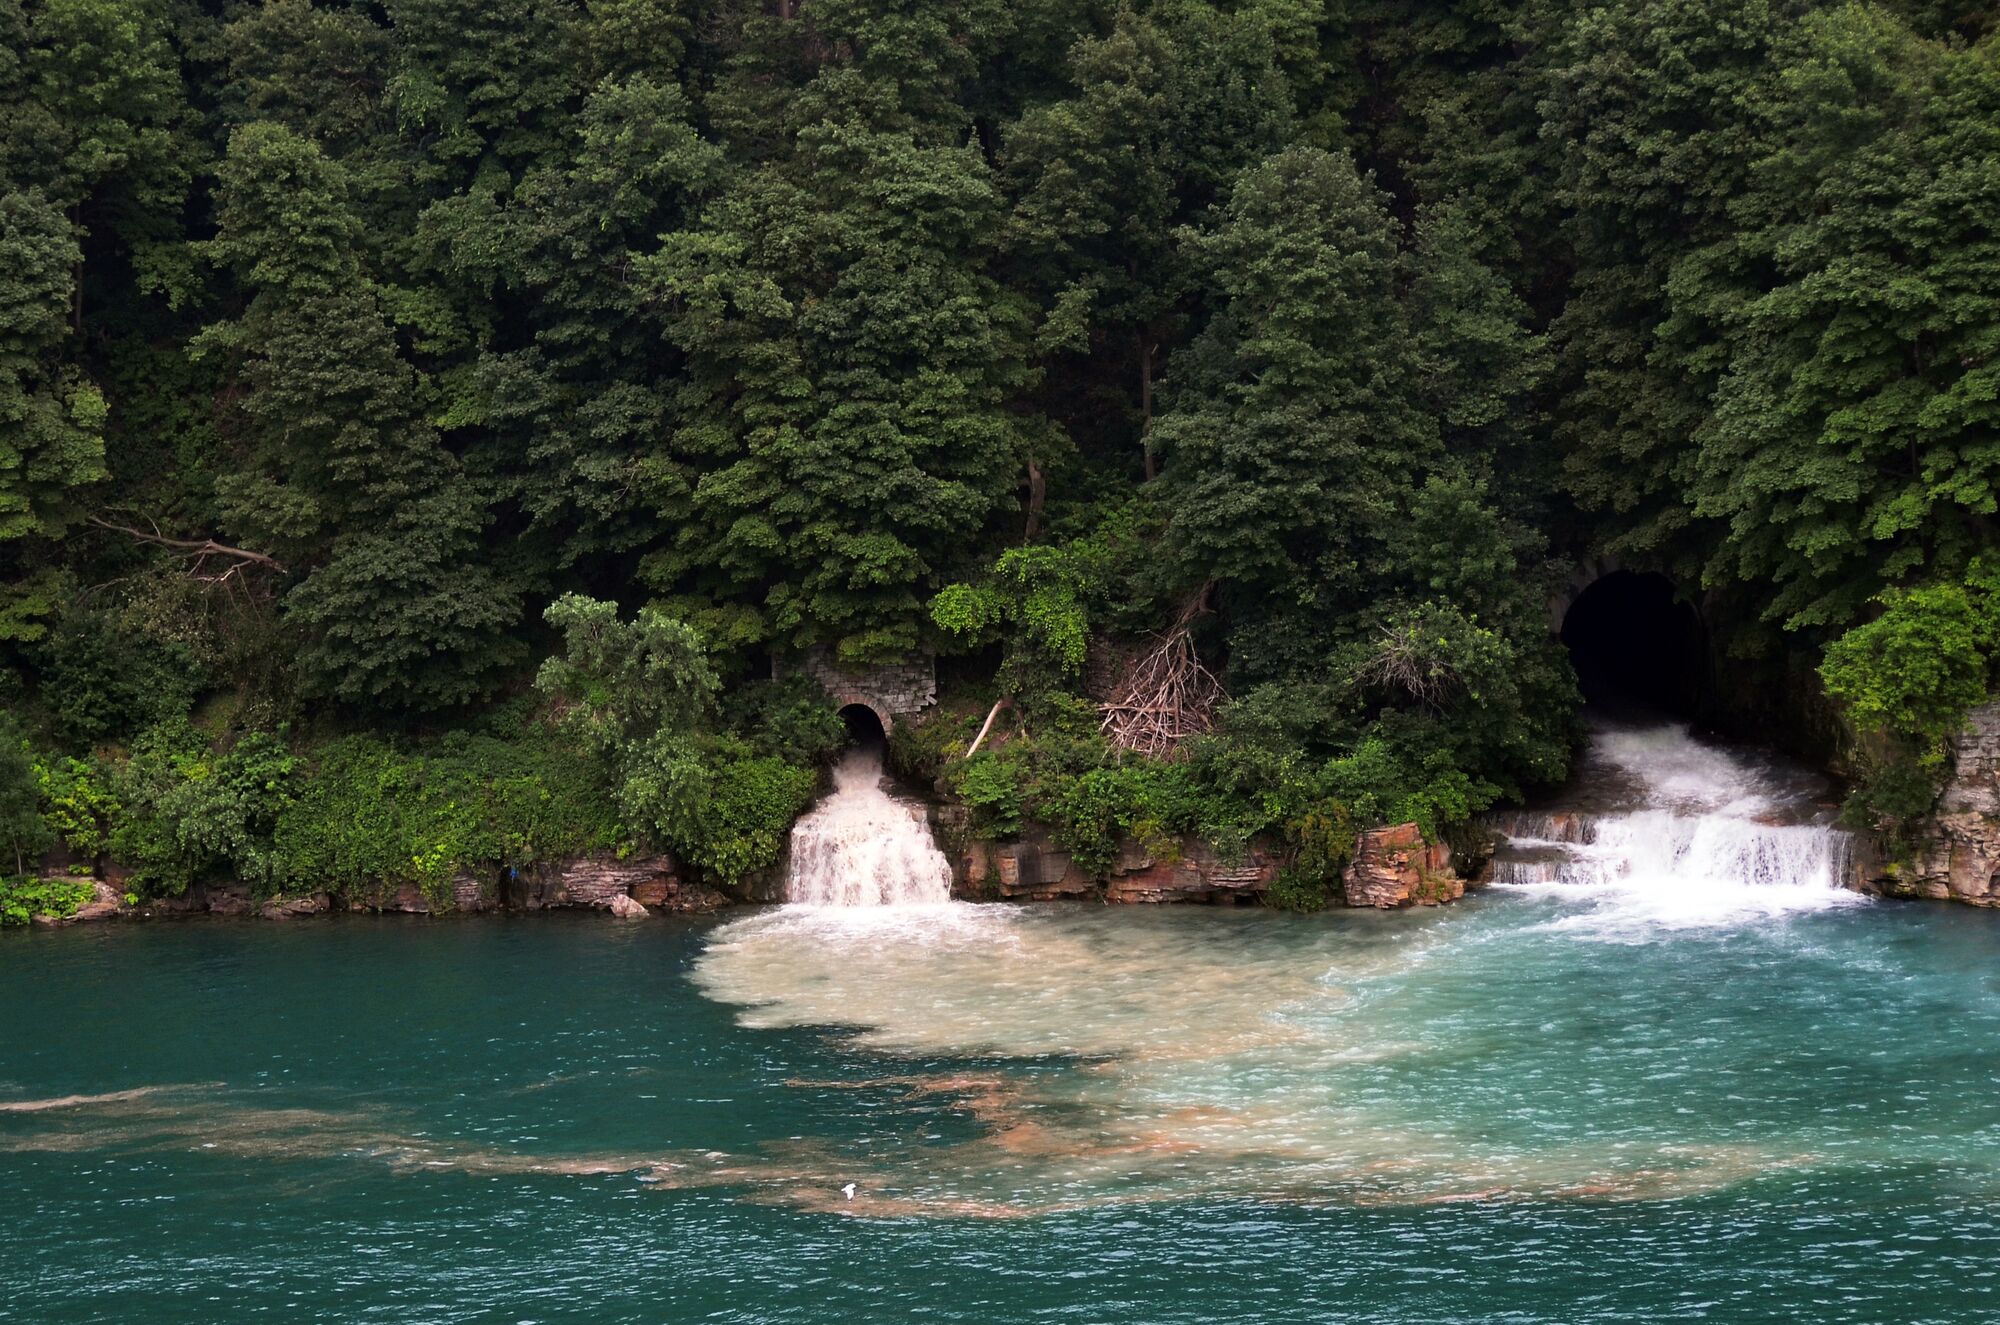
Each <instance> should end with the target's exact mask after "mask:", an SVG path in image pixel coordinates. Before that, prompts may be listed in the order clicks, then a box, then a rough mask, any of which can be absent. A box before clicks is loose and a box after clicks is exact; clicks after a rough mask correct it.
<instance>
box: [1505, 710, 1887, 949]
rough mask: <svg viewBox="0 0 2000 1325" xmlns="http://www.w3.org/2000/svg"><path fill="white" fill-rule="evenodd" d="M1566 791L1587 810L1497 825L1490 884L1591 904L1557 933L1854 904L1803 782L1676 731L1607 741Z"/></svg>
mask: <svg viewBox="0 0 2000 1325" xmlns="http://www.w3.org/2000/svg"><path fill="white" fill-rule="evenodd" d="M1578 785H1580V786H1583V787H1587V788H1590V789H1591V790H1592V791H1593V792H1594V793H1595V795H1596V797H1597V802H1596V803H1593V804H1589V805H1586V806H1580V807H1579V808H1577V809H1574V810H1570V809H1554V810H1546V811H1541V812H1521V813H1514V814H1504V815H1496V816H1494V817H1493V819H1492V824H1493V826H1494V827H1495V828H1497V829H1498V830H1499V831H1500V833H1501V834H1502V835H1503V836H1504V837H1505V838H1506V843H1505V845H1504V846H1503V847H1502V849H1501V851H1500V854H1499V856H1498V858H1497V859H1496V860H1495V862H1494V873H1493V882H1494V883H1495V884H1497V885H1499V886H1501V887H1506V888H1515V889H1519V890H1522V891H1524V892H1529V893H1537V894H1541V895H1545V896H1551V897H1560V898H1568V899H1571V900H1575V901H1582V902H1587V903H1591V904H1592V905H1591V907H1590V909H1589V910H1587V911H1584V912H1580V913H1576V914H1572V915H1567V916H1564V917H1562V918H1560V919H1559V920H1557V921H1556V922H1555V924H1556V926H1557V927H1559V928H1565V929H1585V930H1597V931H1600V932H1609V933H1611V934H1612V935H1614V936H1617V935H1621V934H1632V933H1633V932H1634V931H1635V929H1636V928H1643V927H1652V926H1658V925H1666V926H1670V927H1676V928H1678V927H1686V926H1696V925H1717V924H1731V923H1738V922H1741V921H1743V920H1747V919H1754V918H1757V917H1759V916H1775V915H1781V914H1784V913H1787V912H1794V911H1817V910H1825V909H1827V908H1830V907H1835V906H1843V905H1851V904H1854V903H1856V902H1858V901H1859V900H1861V899H1860V898H1858V897H1857V896H1856V894H1854V893H1852V892H1849V891H1847V890H1846V889H1845V888H1844V887H1843V884H1844V881H1845V877H1846V874H1847V869H1848V861H1849V838H1848V835H1847V834H1846V833H1843V832H1841V831H1839V830H1838V829H1836V828H1834V827H1833V826H1832V825H1831V823H1830V822H1829V818H1830V816H1829V815H1828V813H1827V811H1826V809H1825V807H1824V805H1823V804H1821V803H1820V802H1819V800H1818V793H1822V792H1823V790H1824V788H1822V787H1820V786H1818V785H1816V784H1814V783H1813V782H1812V781H1811V780H1810V778H1809V776H1808V775H1804V774H1802V773H1800V772H1799V771H1797V770H1788V769H1785V768H1783V767H1781V766H1779V765H1776V764H1769V763H1759V762H1757V761H1755V760H1754V759H1752V758H1751V757H1749V756H1747V755H1743V754H1738V753H1733V752H1731V751H1727V750H1723V749H1721V748H1719V747H1716V746H1712V745H1707V744H1704V743H1702V742H1700V741H1697V740H1696V739H1695V738H1694V737H1693V736H1692V735H1690V734H1689V732H1688V729H1687V728H1686V727H1684V726H1678V725H1664V726H1653V727H1644V728H1609V729H1605V730H1602V731H1599V732H1598V733H1597V734H1596V735H1595V736H1594V737H1593V739H1592V741H1591V745H1590V748H1589V750H1588V751H1587V752H1586V755H1585V758H1584V760H1583V764H1582V769H1581V776H1580V777H1579V779H1578Z"/></svg>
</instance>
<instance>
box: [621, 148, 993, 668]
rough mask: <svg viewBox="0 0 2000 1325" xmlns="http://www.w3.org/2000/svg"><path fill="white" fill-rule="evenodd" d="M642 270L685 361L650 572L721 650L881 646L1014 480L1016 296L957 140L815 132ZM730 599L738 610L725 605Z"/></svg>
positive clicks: (987, 206)
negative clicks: (662, 300)
mask: <svg viewBox="0 0 2000 1325" xmlns="http://www.w3.org/2000/svg"><path fill="white" fill-rule="evenodd" d="M797 152H798V155H797V159H796V160H795V161H793V162H791V163H788V164H787V165H785V166H782V167H780V166H776V165H773V166H768V167H764V168H761V169H758V170H755V171H752V172H749V173H747V174H745V175H744V176H742V177H741V178H740V179H739V180H738V181H737V182H736V183H734V184H733V185H732V186H731V187H729V188H728V189H727V190H726V191H725V192H723V193H722V194H721V195H720V196H718V197H717V198H716V199H715V200H714V201H713V202H711V203H710V204H709V205H708V206H707V207H706V208H705V209H704V211H703V215H702V220H701V223H700V225H699V226H698V227H697V228H696V229H694V230H692V231H688V232H685V233H681V234H676V235H670V236H668V237H667V239H666V241H665V245H664V247H663V248H662V250H661V251H660V253H659V254H657V255H655V256H654V257H651V258H649V259H645V260H644V261H643V262H642V266H643V268H644V269H645V270H646V271H647V272H648V274H649V275H650V277H651V278H652V279H653V280H654V281H656V282H657V284H658V288H659V290H660V292H661V293H662V294H663V295H664V296H666V297H667V298H669V299H670V300H671V301H672V311H671V322H670V330H669V334H670V335H671V336H672V337H673V339H674V341H675V343H676V344H677V345H678V346H679V347H680V348H681V349H682V350H683V351H684V352H685V353H686V354H687V356H688V364H689V381H688V384H687V386H686V388H685V389H684V391H683V393H682V396H681V400H680V402H679V413H680V424H679V427H678V428H677V430H676V432H675V435H674V440H673V448H672V450H673V455H672V458H671V460H670V462H668V463H667V464H664V465H662V466H661V468H660V471H659V474H658V477H657V480H656V483H655V491H656V492H657V494H658V497H659V500H660V518H661V520H662V521H663V522H664V524H665V525H666V527H668V528H670V529H672V530H674V534H673V538H672V543H671V545H670V546H669V547H668V548H665V549H663V550H661V551H660V552H659V553H658V554H656V555H655V556H654V557H653V558H652V559H651V561H650V562H649V564H648V567H647V572H646V573H647V576H648V579H649V580H650V582H651V583H653V584H654V585H656V586H657V587H659V588H660V589H662V590H664V591H668V592H672V593H677V594H683V595H693V596H695V597H696V598H697V599H706V600H708V602H709V603H710V604H712V605H713V606H712V607H711V608H710V609H709V610H708V611H705V612H698V613H697V619H698V620H699V621H700V622H701V623H702V624H703V625H704V627H705V628H707V629H710V630H713V631H715V632H716V637H717V638H718V639H719V640H720V641H722V642H725V643H737V642H744V643H749V642H762V641H769V642H770V643H771V644H772V645H773V646H774V647H789V648H801V647H805V646H808V645H811V644H815V643H825V644H830V645H833V646H835V647H836V649H837V651H838V654H839V656H840V657H841V659H842V660H843V661H845V662H849V663H855V662H862V661H867V660H872V659H878V658H884V657H894V656H897V655H899V654H901V653H903V652H906V651H908V650H909V649H911V648H913V647H914V646H915V645H916V644H917V642H918V640H919V637H920V632H921V627H922V623H923V619H924V602H925V599H926V598H927V596H928V591H929V590H930V589H932V588H934V587H935V586H936V585H938V584H940V583H942V582H943V579H944V576H945V575H946V574H948V573H949V571H950V569H951V568H953V567H954V566H956V565H958V564H962V563H963V562H964V561H965V560H966V559H967V556H968V553H969V552H970V545H969V539H970V536H973V535H975V534H976V533H977V532H979V531H982V530H984V529H985V528H986V527H987V526H988V524H989V522H990V521H992V520H993V519H994V518H995V517H996V516H997V515H998V514H999V513H1000V511H1001V510H1002V508H1003V507H1004V506H1005V505H1006V504H1007V503H1008V502H1009V500H1010V498H1011V497H1012V496H1013V493H1014V491H1015V486H1016V484H1017V483H1018V482H1019V476H1020V474H1021V472H1022V456H1023V448H1024V425H1023V422H1022V420H1021V418H1020V416H1019V415H1017V414H1016V413H1014V412H1013V411H1012V410H1011V409H1010V408H1009V403H1010V396H1011V394H1012V393H1013V392H1014V391H1015V390H1016V389H1018V388H1019V387H1020V386H1021V385H1022V384H1023V382H1024V380H1025V379H1024V369H1023V365H1022V362H1021V357H1020V354H1021V337H1022V332H1023V317H1022V310H1021V307H1020V305H1019V303H1018V301H1016V300H1014V299H1012V298H1010V297H1009V296H1008V295H1007V294H1006V293H1005V292H1004V291H1002V290H1001V288H1000V287H999V285H998V283H997V282H996V281H995V280H994V279H993V278H992V277H991V276H990V275H987V274H986V273H985V271H984V270H983V269H982V263H981V258H980V255H982V254H984V253H990V252H991V251H992V245H993V243H994V240H995V235H996V232H997V229H998V225H999V220H1000V216H999V199H998V196H997V194H996V192H995V190H994V187H993V182H992V178H991V174H990V172H989V171H988V169H987V167H986V166H985V164H984V162H982V161H981V160H980V159H979V156H978V154H977V153H976V152H974V151H973V150H971V149H969V148H959V147H942V146H938V147H933V146H925V145H923V144H921V143H919V142H917V141H915V140H913V139H912V138H911V137H908V136H905V135H901V134H895V133H882V132H875V131H871V130H868V129H865V128H862V127H859V126H856V125H853V124H837V123H829V124H825V125H822V126H818V127H815V128H812V129H807V130H803V131H801V133H800V135H799V138H798V142H797ZM731 609H734V611H733V613H732V612H731Z"/></svg>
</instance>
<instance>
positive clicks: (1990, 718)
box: [1855, 700, 2000, 906]
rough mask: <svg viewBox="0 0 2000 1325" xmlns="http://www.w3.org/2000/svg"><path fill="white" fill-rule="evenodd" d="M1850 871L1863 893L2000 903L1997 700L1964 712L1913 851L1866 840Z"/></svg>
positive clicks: (1999, 722) (1999, 728)
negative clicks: (1940, 790)
mask: <svg viewBox="0 0 2000 1325" xmlns="http://www.w3.org/2000/svg"><path fill="white" fill-rule="evenodd" d="M1855 873H1856V880H1855V883H1856V886H1857V887H1859V888H1860V889H1861V890H1862V891H1863V892H1872V893H1880V894H1882V895H1883V896H1886V897H1930V898H1935V899H1937V900H1939V901H1952V902H1967V903H1970V904H1971V905H1973V906H2000V879H1997V878H1996V876H2000V700H1994V701H1991V702H1989V703H1985V704H1982V705H1980V706H1979V707H1978V708H1975V709H1974V710H1972V713H1971V714H1970V715H1969V717H1968V720H1967V722H1966V728H1965V731H1964V733H1963V734H1961V735H1960V736H1959V738H1958V743H1957V746H1956V748H1955V750H1954V752H1953V772H1952V779H1951V782H1950V783H1949V784H1948V785H1947V786H1946V787H1945V789H1944V794H1943V795H1942V796H1940V797H1939V798H1938V809H1937V813H1936V814H1935V815H1933V816H1932V818H1931V821H1930V823H1929V825H1928V826H1927V828H1926V830H1925V832H1924V833H1923V834H1922V836H1921V838H1920V840H1919V844H1918V847H1917V850H1916V851H1915V853H1913V855H1912V858H1911V859H1908V860H1903V861H1895V860H1890V859H1889V858H1888V857H1887V855H1886V854H1885V853H1884V852H1883V851H1882V850H1881V849H1880V848H1879V847H1878V846H1874V845H1871V844H1866V843H1864V844H1863V847H1862V849H1861V850H1860V851H1859V852H1857V853H1856V871H1855Z"/></svg>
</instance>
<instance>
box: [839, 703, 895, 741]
mask: <svg viewBox="0 0 2000 1325" xmlns="http://www.w3.org/2000/svg"><path fill="white" fill-rule="evenodd" d="M840 720H841V721H842V722H844V723H846V724H847V745H848V748H849V749H864V750H880V749H882V748H883V747H885V746H887V745H888V744H889V733H888V731H887V730H886V728H887V726H888V724H887V723H885V722H884V721H883V720H882V715H881V714H879V713H877V712H876V711H875V710H874V709H873V708H871V707H869V706H868V705H866V704H844V705H842V706H841V709H840Z"/></svg>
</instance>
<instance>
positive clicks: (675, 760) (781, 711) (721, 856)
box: [536, 594, 840, 883]
mask: <svg viewBox="0 0 2000 1325" xmlns="http://www.w3.org/2000/svg"><path fill="white" fill-rule="evenodd" d="M548 621H549V624H550V625H552V626H555V627H557V628H558V629H560V630H561V631H562V632H563V634H564V641H565V651H564V652H563V653H562V654H561V655H559V656H557V657H554V658H550V659H549V660H548V661H547V662H545V663H543V664H542V670H541V673H540V675H539V676H538V677H537V678H536V684H537V685H538V686H539V687H540V689H541V690H542V691H543V693H545V694H547V695H550V696H551V697H553V698H555V699H556V700H558V701H559V702H560V703H561V704H563V705H564V709H563V712H562V716H561V725H562V729H563V730H564V732H566V733H567V734H569V735H570V736H572V737H573V738H575V739H577V740H578V741H579V742H580V744H581V745H582V747H583V748H584V749H585V750H587V751H589V752H590V753H592V754H593V755H595V756H596V758H597V760H598V761H599V765H600V769H601V770H602V771H601V773H600V777H601V778H602V780H603V784H604V785H605V786H607V787H609V788H610V794H611V797H612V799H613V801H614V802H615V803H616V804H617V806H618V809H619V814H620V816H621V817H622V819H623V821H624V823H625V824H626V825H627V826H628V828H629V829H630V831H632V832H634V833H636V834H638V835H640V836H642V837H645V838H648V839H650V840H652V841H655V842H658V843H660V844H662V845H664V846H667V847H669V848H671V849H672V850H673V851H674V852H675V853H676V854H677V855H679V856H680V857H681V859H683V860H685V861H687V862H688V863H689V864H692V865H694V866H696V867H698V868H700V869H701V870H703V871H704V872H706V873H707V874H708V875H709V876H710V877H711V878H715V879H719V880H722V881H724V882H729V883H734V882H737V881H739V880H741V879H742V878H743V876H744V875H745V874H747V873H749V872H750V871H752V870H757V869H762V868H764V867H766V866H768V865H771V864H773V863H775V862H776V861H777V858H778V854H779V852H780V851H781V850H782V849H783V848H784V843H785V836H786V834H787V832H788V831H789V830H790V828H791V824H792V821H793V820H794V819H796V818H797V817H798V816H799V814H800V813H801V812H802V811H803V810H804V809H805V808H806V807H807V806H808V805H809V804H811V802H812V791H813V784H814V780H815V771H814V768H813V761H814V760H815V759H817V758H819V757H822V756H824V755H826V754H830V753H831V752H832V751H833V750H834V749H837V748H838V745H839V739H838V738H837V737H836V736H835V729H836V728H838V727H839V726H840V720H839V717H838V716H837V715H834V714H832V713H831V712H830V710H828V709H827V707H826V705H825V703H824V700H823V699H822V700H821V701H820V703H819V704H818V706H817V707H816V708H815V706H814V705H813V704H812V703H811V701H810V700H809V699H808V697H807V695H806V692H805V691H804V690H803V689H802V688H801V687H799V686H797V685H793V686H790V687H784V688H779V689H774V690H772V691H769V692H766V693H765V695H764V696H763V699H764V703H763V705H762V707H763V708H764V711H765V714H766V716H767V718H769V719H770V725H769V726H767V727H765V729H764V730H763V731H761V732H759V733H757V734H756V735H754V736H753V737H752V738H751V739H750V740H745V739H743V738H741V737H735V736H728V735H724V734H721V733H719V732H718V731H717V730H716V704H715V695H716V690H717V681H716V678H715V673H714V671H713V670H712V668H711V667H710V665H709V662H708V658H707V654H706V650H705V648H704V645H703V642H702V639H701V636H700V635H699V634H698V633H697V632H696V631H695V630H694V628H693V627H691V626H688V625H687V624H685V623H684V622H681V621H677V620H674V619H673V618H671V617H669V616H667V615H666V614H665V613H663V612H661V611H660V610H659V609H658V608H654V607H644V608H641V609H640V610H639V613H638V615H637V617H636V618H634V619H633V620H631V621H629V622H628V621H621V620H620V619H619V617H618V609H617V606H616V605H615V604H612V603H606V602H598V601H595V600H592V599H587V598H583V597H580V596H578V595H575V594H571V595H568V596H566V597H564V598H562V599H559V600H557V602H555V603H554V604H553V605H551V606H550V608H549V610H548ZM749 704H750V711H749V712H748V713H747V714H746V715H745V716H746V717H747V718H748V719H749V720H750V721H752V722H753V723H754V722H755V719H756V709H757V707H759V706H758V703H757V699H756V697H754V696H753V697H752V699H751V700H750V701H749ZM829 717H830V718H831V719H832V725H828V723H827V719H828V718H829ZM795 761H796V762H795Z"/></svg>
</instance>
